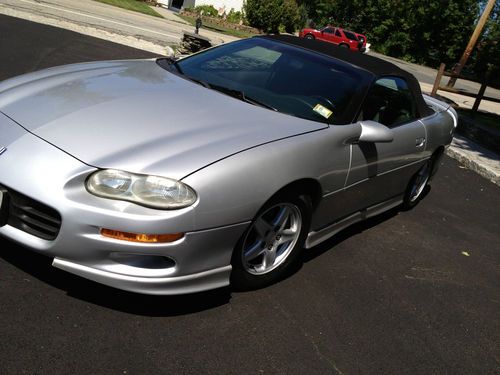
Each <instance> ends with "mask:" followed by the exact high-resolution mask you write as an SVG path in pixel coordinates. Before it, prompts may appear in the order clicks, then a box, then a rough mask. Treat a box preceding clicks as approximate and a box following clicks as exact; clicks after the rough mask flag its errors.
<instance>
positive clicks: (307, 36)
mask: <svg viewBox="0 0 500 375" xmlns="http://www.w3.org/2000/svg"><path fill="white" fill-rule="evenodd" d="M304 38H306V39H311V40H312V39H316V38H315V37H314V35H312V34H307V35H306V36H305V37H304Z"/></svg>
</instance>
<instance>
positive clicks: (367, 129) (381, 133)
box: [359, 120, 394, 142]
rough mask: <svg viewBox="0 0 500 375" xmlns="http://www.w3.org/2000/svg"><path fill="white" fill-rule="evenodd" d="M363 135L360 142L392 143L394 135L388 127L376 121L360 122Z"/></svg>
mask: <svg viewBox="0 0 500 375" xmlns="http://www.w3.org/2000/svg"><path fill="white" fill-rule="evenodd" d="M359 124H360V125H361V135H360V136H359V141H360V142H392V141H393V139H394V134H393V133H392V130H391V129H389V128H388V127H387V126H385V125H382V124H380V123H378V122H375V121H370V120H367V121H360V122H359Z"/></svg>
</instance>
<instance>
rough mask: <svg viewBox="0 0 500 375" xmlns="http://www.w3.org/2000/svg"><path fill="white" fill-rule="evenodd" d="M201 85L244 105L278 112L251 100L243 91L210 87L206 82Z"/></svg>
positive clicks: (267, 105) (217, 86) (255, 100)
mask: <svg viewBox="0 0 500 375" xmlns="http://www.w3.org/2000/svg"><path fill="white" fill-rule="evenodd" d="M203 83H204V84H205V85H208V86H205V87H209V88H211V89H213V90H216V91H220V92H222V93H224V94H227V95H229V96H232V97H233V98H236V99H240V100H242V101H244V102H246V103H250V104H253V105H257V106H259V107H263V108H267V109H270V110H272V111H275V112H278V110H277V109H276V108H274V107H272V106H270V105H269V104H266V103H263V102H261V101H260V100H258V99H255V98H251V97H249V96H247V95H246V94H245V93H244V92H243V91H240V90H234V89H230V88H228V87H224V86H219V85H212V84H210V83H206V82H203Z"/></svg>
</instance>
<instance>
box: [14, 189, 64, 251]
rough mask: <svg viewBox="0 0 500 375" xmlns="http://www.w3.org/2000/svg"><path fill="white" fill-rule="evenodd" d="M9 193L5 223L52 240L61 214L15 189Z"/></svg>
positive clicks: (58, 227) (59, 223)
mask: <svg viewBox="0 0 500 375" xmlns="http://www.w3.org/2000/svg"><path fill="white" fill-rule="evenodd" d="M7 191H8V194H9V198H10V199H9V217H8V219H7V224H9V225H11V226H13V227H14V228H17V229H20V230H22V231H23V232H26V233H29V234H32V235H33V236H36V237H39V238H42V239H44V240H49V241H51V240H54V239H55V238H56V237H57V235H58V234H59V230H60V228H61V215H60V214H59V212H57V211H56V210H55V209H53V208H52V207H49V206H47V205H45V204H43V203H41V202H38V201H36V200H34V199H31V198H29V197H27V196H26V195H24V194H21V193H19V192H17V191H15V190H12V189H7Z"/></svg>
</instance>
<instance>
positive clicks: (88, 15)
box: [18, 0, 179, 38]
mask: <svg viewBox="0 0 500 375" xmlns="http://www.w3.org/2000/svg"><path fill="white" fill-rule="evenodd" d="M18 1H22V2H24V3H28V4H31V5H36V6H41V7H45V8H49V9H53V10H57V11H61V12H66V13H71V14H75V15H78V16H82V17H87V18H92V19H95V20H99V21H104V22H109V23H114V24H115V25H120V26H125V27H130V28H132V29H136V30H141V31H146V32H148V33H153V34H158V35H163V36H168V37H170V38H179V35H175V34H168V33H160V32H158V31H154V30H150V29H145V28H142V27H138V26H133V25H129V24H127V23H123V22H118V21H112V20H109V19H106V18H102V17H96V16H91V15H90V14H86V13H81V12H76V11H74V10H68V9H64V8H60V7H56V6H52V5H47V4H41V3H38V2H36V1H30V0H18Z"/></svg>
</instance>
